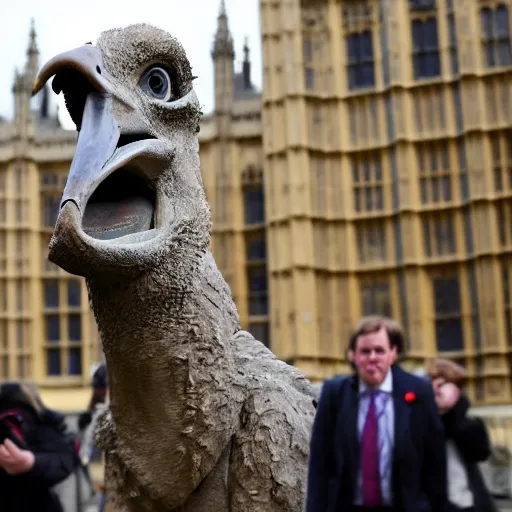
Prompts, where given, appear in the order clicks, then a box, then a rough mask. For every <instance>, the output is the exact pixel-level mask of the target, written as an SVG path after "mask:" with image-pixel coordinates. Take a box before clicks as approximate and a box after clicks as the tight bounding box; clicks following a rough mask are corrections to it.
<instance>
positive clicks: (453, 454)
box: [0, 316, 497, 512]
mask: <svg viewBox="0 0 512 512" xmlns="http://www.w3.org/2000/svg"><path fill="white" fill-rule="evenodd" d="M403 351H404V335H403V332H402V329H401V327H400V325H399V324H398V323H397V322H395V321H393V320H391V319H389V318H385V317H380V316H372V317H365V318H363V319H362V320H361V321H360V323H359V325H358V326H357V327H356V329H355V330H354V332H353V334H352V336H351V338H350V340H349V344H348V358H349V361H350V363H351V365H352V368H353V370H354V372H353V374H352V375H349V376H337V377H334V378H332V379H330V380H327V381H326V382H325V383H324V384H323V387H322V391H321V395H320V399H319V402H318V408H317V412H316V416H315V421H314V426H313V432H312V435H311V447H310V448H311V449H310V456H309V468H308V487H307V498H306V501H307V504H306V510H307V512H358V511H359V512H364V511H374V512H457V511H459V512H460V511H463V512H496V511H497V508H496V505H495V504H494V501H493V499H492V497H491V495H490V493H489V491H488V490H487V488H486V485H485V482H484V479H483V477H482V475H481V473H480V470H479V463H480V462H483V461H485V460H486V459H487V458H488V457H489V455H490V450H491V448H490V442H489V436H488V432H487V429H486V426H485V424H484V423H483V421H482V420H481V419H478V418H475V417H471V416H470V415H469V414H468V410H469V408H470V403H469V400H468V398H467V396H466V395H465V394H464V391H463V390H464V385H465V383H466V380H467V374H466V371H465V370H464V368H463V367H462V366H460V365H458V364H456V363H455V362H453V361H450V360H445V359H435V360H433V361H432V362H431V364H430V365H429V367H428V372H427V373H428V377H427V378H424V377H418V376H416V375H412V374H410V373H408V372H406V371H404V370H403V369H402V368H400V366H399V365H398V362H399V359H400V356H401V355H402V354H403ZM92 388H93V391H92V398H91V400H90V403H89V406H88V408H87V410H86V411H85V412H84V413H83V414H82V415H81V416H80V417H79V419H78V431H79V435H78V437H77V436H76V435H73V434H72V433H70V432H69V431H68V429H67V428H66V423H65V421H64V417H63V416H62V415H61V414H59V413H57V412H55V411H52V410H50V409H48V408H46V407H45V406H44V404H43V403H42V401H41V399H40V397H39V394H38V392H37V389H36V387H35V386H33V385H29V384H25V383H16V382H8V383H5V384H3V385H1V386H0V496H1V510H5V511H6V512H35V511H37V512H63V508H62V505H61V503H60V501H59V498H58V496H57V494H56V493H55V491H54V490H53V488H54V486H55V485H56V484H58V483H60V482H62V481H63V480H65V479H66V478H67V477H68V476H69V475H70V474H71V473H72V472H73V471H75V470H77V469H81V470H82V471H83V474H84V475H85V478H86V480H88V481H89V482H90V484H91V488H92V481H91V478H90V475H89V472H88V466H89V462H90V460H91V457H92V456H93V452H94V449H95V448H94V442H93V435H92V433H93V431H94V426H95V423H96V419H97V417H98V414H99V412H100V411H101V409H102V407H104V405H105V403H106V402H107V401H108V382H107V371H106V367H105V365H104V364H103V365H101V366H100V367H99V368H97V370H96V371H95V372H94V375H93V379H92ZM99 491H100V500H99V501H100V512H102V511H103V510H104V507H105V498H106V494H105V490H104V488H100V489H99Z"/></svg>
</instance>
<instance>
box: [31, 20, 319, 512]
mask: <svg viewBox="0 0 512 512" xmlns="http://www.w3.org/2000/svg"><path fill="white" fill-rule="evenodd" d="M74 52H75V53H73V52H68V53H67V54H63V55H64V56H58V57H56V58H55V59H53V60H52V61H50V62H49V63H48V64H47V65H46V66H45V67H44V68H43V70H42V71H41V73H40V79H39V82H36V90H37V88H38V87H40V86H41V84H42V83H44V82H45V81H46V80H47V79H48V78H49V77H50V76H51V75H53V74H56V78H55V80H54V89H55V88H56V87H57V88H58V89H62V90H63V92H64V94H65V96H66V100H67V104H68V108H69V109H70V113H71V115H72V117H73V119H74V120H75V122H76V124H77V127H78V128H79V130H80V134H79V140H78V146H77V153H76V155H75V158H74V160H73V164H72V167H71V171H70V176H69V178H68V182H67V184H66V189H65V190H64V195H63V198H62V202H61V212H60V215H59V218H58V221H57V224H56V227H55V231H54V236H53V238H52V242H51V244H50V258H51V259H52V260H53V261H54V262H56V263H57V264H59V265H60V266H62V267H63V268H64V269H66V270H68V271H69V272H72V273H75V274H79V275H83V276H85V277H86V280H87V285H88V289H89V295H90V300H91V304H92V308H93V311H94V314H95V317H96V321H97V323H98V327H99V331H100V334H101V340H102V345H103V349H104V352H105V357H106V361H107V368H108V373H109V386H110V390H109V391H110V402H111V403H110V410H108V411H107V412H106V413H105V414H104V416H103V418H102V419H101V420H100V421H99V429H98V439H99V441H100V444H101V446H102V448H103V450H104V453H105V458H106V478H107V485H108V486H109V487H110V490H111V492H110V498H111V499H112V501H113V503H115V510H120V511H122V510H126V511H130V512H145V511H152V512H159V511H161V512H170V511H187V512H189V511H190V512H192V511H194V512H202V511H215V512H238V511H251V512H260V511H261V512H271V511H278V510H279V511H300V510H302V507H303V503H304V493H305V484H306V472H307V457H308V445H309V436H310V430H311V426H312V422H313V417H314V411H315V408H314V398H315V393H314V391H313V390H312V388H311V386H310V384H309V382H308V381H307V380H306V379H305V378H304V377H303V376H302V374H300V372H298V371H297V370H296V369H294V368H293V367H291V366H289V365H287V364H285V363H283V362H281V361H279V360H277V359H276V358H275V356H274V355H273V354H272V353H271V352H270V351H269V350H268V349H267V348H265V347H264V346H263V345H262V344H261V343H260V342H259V341H257V340H255V339H254V338H253V337H252V336H251V335H250V334H249V333H247V332H245V331H241V330H240V324H239V318H238V313H237V310H236V307H235V304H234V302H233V300H232V297H231V293H230V290H229V287H228V285H227V284H226V282H225V281H224V279H223V278H222V275H221V274H220V272H219V270H218V269H217V266H216V264H215V261H214V259H213V256H212V254H211V253H210V250H209V240H210V231H211V219H210V210H209V207H208V203H207V202H206V198H205V195H204V189H203V186H202V181H201V173H200V169H199V156H198V140H197V130H198V123H199V117H200V112H199V108H198V103H197V99H196V98H195V94H194V92H193V89H192V85H191V82H192V75H191V70H190V65H189V63H188V60H187V59H186V56H185V53H184V51H183V49H182V48H181V45H179V43H178V42H177V41H176V40H175V39H173V38H172V37H170V36H169V35H168V34H166V33H165V32H163V31H161V30H159V29H156V28H154V27H151V26H148V25H134V26H131V27H128V28H126V29H124V30H114V31H108V32H106V33H104V34H102V35H101V37H100V39H99V41H98V44H97V48H96V47H92V46H88V47H82V48H80V49H78V50H76V51H74Z"/></svg>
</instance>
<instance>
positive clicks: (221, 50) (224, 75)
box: [212, 0, 235, 114]
mask: <svg viewBox="0 0 512 512" xmlns="http://www.w3.org/2000/svg"><path fill="white" fill-rule="evenodd" d="M212 59H213V65H214V75H215V85H214V89H215V112H216V113H218V114H224V113H227V112H229V111H230V110H231V105H232V103H233V75H234V68H233V67H234V59H235V50H234V44H233V37H232V35H231V32H230V31H229V26H228V16H227V13H226V4H225V1H224V0H221V3H220V9H219V16H218V18H217V32H216V34H215V39H214V42H213V48H212Z"/></svg>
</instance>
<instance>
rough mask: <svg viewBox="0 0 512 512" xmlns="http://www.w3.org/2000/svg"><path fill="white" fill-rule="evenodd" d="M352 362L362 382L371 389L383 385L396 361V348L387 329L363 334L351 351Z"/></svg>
mask: <svg viewBox="0 0 512 512" xmlns="http://www.w3.org/2000/svg"><path fill="white" fill-rule="evenodd" d="M349 356H350V359H351V361H352V362H353V363H354V364H355V366H356V368H357V373H358V375H359V377H360V378H361V380H362V381H363V382H364V383H365V384H366V385H367V386H368V387H371V388H376V387H378V386H380V385H381V384H382V382H383V381H384V379H385V378H386V375H387V374H388V371H389V368H390V366H391V365H392V364H393V363H394V362H395V361H396V358H397V352H396V347H391V346H390V343H389V338H388V333H387V331H386V329H385V328H381V329H380V330H379V331H377V332H372V333H369V334H361V335H360V336H358V338H357V340H356V346H355V350H354V351H351V352H350V354H349Z"/></svg>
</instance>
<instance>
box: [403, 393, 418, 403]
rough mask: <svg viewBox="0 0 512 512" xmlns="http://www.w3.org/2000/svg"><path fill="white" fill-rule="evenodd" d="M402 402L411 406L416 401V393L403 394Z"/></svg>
mask: <svg viewBox="0 0 512 512" xmlns="http://www.w3.org/2000/svg"><path fill="white" fill-rule="evenodd" d="M404 400H405V401H406V402H407V403H408V404H412V403H413V402H414V401H415V400H416V393H413V392H412V391H408V392H407V393H405V396H404Z"/></svg>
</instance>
